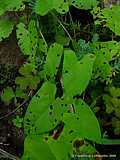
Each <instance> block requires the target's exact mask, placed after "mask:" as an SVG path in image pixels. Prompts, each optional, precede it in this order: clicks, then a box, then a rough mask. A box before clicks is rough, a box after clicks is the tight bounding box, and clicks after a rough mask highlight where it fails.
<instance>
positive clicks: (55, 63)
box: [44, 43, 63, 78]
mask: <svg viewBox="0 0 120 160" xmlns="http://www.w3.org/2000/svg"><path fill="white" fill-rule="evenodd" d="M62 53H63V46H62V45H60V44H57V43H54V44H52V45H51V46H50V48H49V51H48V55H47V59H46V63H45V66H44V71H45V73H46V76H48V77H50V78H53V77H54V76H55V75H56V74H57V71H58V68H59V65H60V60H61V56H62Z"/></svg>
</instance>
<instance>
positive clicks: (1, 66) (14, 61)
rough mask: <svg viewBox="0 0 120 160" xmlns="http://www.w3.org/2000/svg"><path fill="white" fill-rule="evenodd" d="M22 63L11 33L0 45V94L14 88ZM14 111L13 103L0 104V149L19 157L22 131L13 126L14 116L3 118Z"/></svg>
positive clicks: (21, 57) (13, 34)
mask: <svg viewBox="0 0 120 160" xmlns="http://www.w3.org/2000/svg"><path fill="white" fill-rule="evenodd" d="M23 63H24V58H23V56H22V54H21V53H20V50H19V48H18V46H17V41H16V36H15V31H13V33H12V35H11V36H10V38H9V39H8V40H6V41H4V42H1V43H0V79H1V81H0V92H1V91H2V89H3V88H4V87H6V86H8V85H9V86H11V87H13V88H14V87H15V77H16V76H17V74H18V69H19V67H20V66H21V65H22V64H23ZM14 109H15V105H14V103H11V104H9V105H6V104H4V103H2V102H0V149H3V150H5V151H7V152H9V153H11V154H13V155H16V156H20V155H21V154H22V151H23V139H24V138H23V130H22V129H18V128H16V127H15V126H13V124H12V122H11V120H12V118H13V116H14V115H15V114H11V115H9V116H5V115H7V114H8V113H10V112H11V111H13V110H14ZM4 116H5V117H4ZM1 117H2V119H1ZM0 159H1V158H0Z"/></svg>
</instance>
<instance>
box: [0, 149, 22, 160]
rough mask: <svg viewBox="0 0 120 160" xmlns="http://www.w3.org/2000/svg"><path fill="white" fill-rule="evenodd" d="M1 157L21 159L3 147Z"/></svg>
mask: <svg viewBox="0 0 120 160" xmlns="http://www.w3.org/2000/svg"><path fill="white" fill-rule="evenodd" d="M0 154H1V155H0V158H9V159H12V160H20V159H19V158H18V157H16V156H14V155H12V154H10V153H8V152H6V151H4V150H3V149H0Z"/></svg>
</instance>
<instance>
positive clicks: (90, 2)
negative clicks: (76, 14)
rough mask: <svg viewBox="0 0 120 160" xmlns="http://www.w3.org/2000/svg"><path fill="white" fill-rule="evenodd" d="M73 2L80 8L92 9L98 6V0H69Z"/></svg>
mask: <svg viewBox="0 0 120 160" xmlns="http://www.w3.org/2000/svg"><path fill="white" fill-rule="evenodd" d="M69 1H70V2H71V4H72V5H73V6H75V7H77V8H80V9H91V8H93V7H95V6H97V4H98V1H97V0H69Z"/></svg>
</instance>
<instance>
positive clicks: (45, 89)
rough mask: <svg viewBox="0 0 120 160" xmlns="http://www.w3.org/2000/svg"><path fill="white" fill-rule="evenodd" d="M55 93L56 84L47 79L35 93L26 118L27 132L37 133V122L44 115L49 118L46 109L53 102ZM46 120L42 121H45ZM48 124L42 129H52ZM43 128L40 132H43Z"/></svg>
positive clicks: (25, 126)
mask: <svg viewBox="0 0 120 160" xmlns="http://www.w3.org/2000/svg"><path fill="white" fill-rule="evenodd" d="M55 93H56V87H55V85H54V84H52V83H50V82H47V81H46V82H45V83H44V84H43V85H42V87H41V88H40V89H39V91H38V92H37V93H36V94H35V96H34V97H33V98H32V100H31V102H30V104H29V106H28V109H27V112H26V115H25V120H24V128H25V134H29V133H31V134H33V133H36V131H35V123H36V122H37V121H39V118H40V119H42V117H44V115H45V116H46V118H47V114H46V110H47V111H49V106H50V104H52V102H53V100H54V98H55ZM44 121H45V119H44ZM44 121H43V122H42V121H40V122H41V123H44ZM48 123H49V122H48ZM46 126H47V124H46ZM46 126H45V128H41V130H45V131H46V130H47V131H48V129H50V127H51V126H49V125H48V126H47V127H46ZM37 127H39V126H37ZM41 130H40V131H39V132H41Z"/></svg>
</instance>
